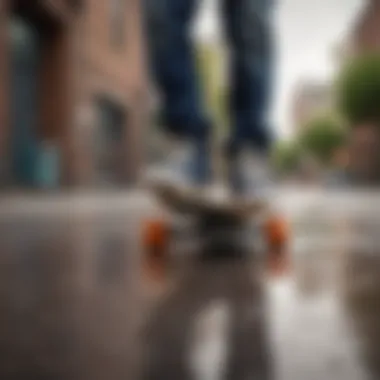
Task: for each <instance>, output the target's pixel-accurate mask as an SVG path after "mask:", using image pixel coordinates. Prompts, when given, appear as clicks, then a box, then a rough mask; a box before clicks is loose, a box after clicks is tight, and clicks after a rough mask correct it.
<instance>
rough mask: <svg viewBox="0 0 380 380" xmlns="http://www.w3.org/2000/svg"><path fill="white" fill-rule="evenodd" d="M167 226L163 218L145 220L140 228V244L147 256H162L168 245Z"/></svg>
mask: <svg viewBox="0 0 380 380" xmlns="http://www.w3.org/2000/svg"><path fill="white" fill-rule="evenodd" d="M169 237H170V236H169V228H168V225H167V223H166V222H165V221H164V220H163V219H151V220H147V221H145V222H144V224H143V228H142V245H143V248H144V249H145V251H146V253H148V255H149V256H151V255H154V256H162V255H163V254H164V253H165V252H166V251H167V249H168V246H169Z"/></svg>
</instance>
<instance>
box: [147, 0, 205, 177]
mask: <svg viewBox="0 0 380 380" xmlns="http://www.w3.org/2000/svg"><path fill="white" fill-rule="evenodd" d="M197 3H198V0H145V12H146V25H147V40H148V41H147V42H148V57H149V62H150V67H151V70H152V74H153V79H154V80H155V82H156V85H157V88H158V90H159V94H160V96H161V100H162V106H163V124H164V126H165V127H166V128H167V130H168V132H171V133H172V134H174V135H177V136H179V137H181V138H184V139H186V140H190V141H191V142H192V146H193V147H194V148H195V150H196V153H195V157H194V160H192V161H193V162H192V163H191V165H192V167H193V172H192V173H193V174H194V176H195V177H196V178H195V179H196V180H198V181H200V182H202V181H204V180H205V179H206V177H207V176H208V175H209V163H208V157H207V153H208V150H209V149H208V137H209V133H210V123H209V120H208V118H207V116H206V111H205V109H204V101H203V98H202V95H201V91H200V87H199V83H198V76H197V72H196V65H195V59H194V58H195V52H194V50H193V47H192V44H191V37H190V27H191V21H192V19H193V17H192V16H193V15H194V13H195V10H196V5H197Z"/></svg>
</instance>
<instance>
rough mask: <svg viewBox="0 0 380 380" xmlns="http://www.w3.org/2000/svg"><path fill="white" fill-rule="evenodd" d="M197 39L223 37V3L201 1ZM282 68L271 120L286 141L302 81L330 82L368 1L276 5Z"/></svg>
mask: <svg viewBox="0 0 380 380" xmlns="http://www.w3.org/2000/svg"><path fill="white" fill-rule="evenodd" d="M202 1H203V3H202V6H201V9H200V10H199V13H198V17H197V20H196V23H195V31H196V37H197V38H198V39H201V40H206V41H219V40H220V38H221V33H220V24H219V22H218V20H219V18H218V12H217V8H218V7H217V4H218V0H202ZM276 1H277V5H276V11H275V23H274V25H275V28H276V35H277V39H276V51H277V57H278V58H277V68H276V81H275V83H276V84H275V99H274V102H273V109H272V112H271V115H272V117H271V119H272V123H273V125H274V128H275V130H276V132H277V133H278V134H279V135H280V136H283V137H288V136H290V135H291V133H292V128H291V114H290V105H291V100H292V92H293V90H294V86H295V85H296V83H298V81H299V80H303V79H309V78H310V79H312V80H317V81H319V80H320V81H326V80H328V79H329V78H331V77H332V76H333V74H334V72H335V70H336V68H337V62H336V55H335V52H336V49H337V46H338V45H339V44H340V43H342V42H343V41H344V38H345V36H347V33H348V31H349V30H350V28H351V26H352V22H353V21H354V20H355V18H356V17H357V14H358V12H359V11H360V9H361V8H362V6H363V4H364V0H276Z"/></svg>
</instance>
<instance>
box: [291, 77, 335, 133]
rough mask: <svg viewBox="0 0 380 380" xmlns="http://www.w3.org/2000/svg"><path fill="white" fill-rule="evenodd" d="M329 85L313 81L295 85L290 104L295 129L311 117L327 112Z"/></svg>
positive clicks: (329, 103) (330, 93)
mask: <svg viewBox="0 0 380 380" xmlns="http://www.w3.org/2000/svg"><path fill="white" fill-rule="evenodd" d="M332 103H333V100H332V91H331V86H330V85H329V84H326V83H320V82H314V81H310V80H308V81H301V82H299V83H298V85H297V86H296V87H295V90H294V95H293V104H292V118H293V125H294V128H295V129H296V131H298V130H300V128H303V127H304V126H305V124H307V123H308V121H310V120H311V119H312V118H313V117H315V116H317V115H320V114H323V113H326V112H328V111H329V110H330V109H331V107H332Z"/></svg>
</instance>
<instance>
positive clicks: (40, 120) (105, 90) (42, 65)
mask: <svg viewBox="0 0 380 380" xmlns="http://www.w3.org/2000/svg"><path fill="white" fill-rule="evenodd" d="M139 13H140V9H139V0H107V1H99V0H43V1H30V0H27V1H23V0H1V1H0V165H1V166H2V167H0V183H2V184H3V186H9V185H14V186H22V187H25V186H27V187H38V186H40V185H41V183H40V182H41V181H42V180H43V178H44V179H45V180H47V177H48V173H49V171H50V177H51V176H52V175H53V174H54V175H53V177H54V176H55V177H56V178H57V182H58V183H56V184H55V185H56V186H58V185H59V186H61V185H62V186H79V185H85V186H98V185H103V184H114V185H127V184H131V183H133V182H134V180H135V179H136V178H137V176H138V173H139V168H140V166H141V163H142V157H141V144H142V141H141V126H142V125H143V124H144V102H145V78H144V65H143V54H142V49H141V34H140V18H139ZM42 172H43V173H42Z"/></svg>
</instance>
